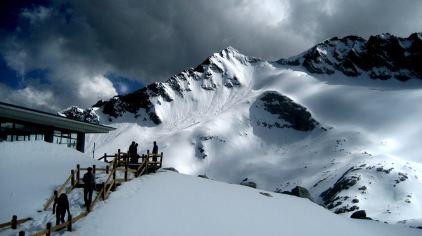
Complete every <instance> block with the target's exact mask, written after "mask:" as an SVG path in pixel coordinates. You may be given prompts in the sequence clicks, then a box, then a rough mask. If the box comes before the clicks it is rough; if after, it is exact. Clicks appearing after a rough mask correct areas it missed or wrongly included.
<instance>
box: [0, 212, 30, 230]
mask: <svg viewBox="0 0 422 236" xmlns="http://www.w3.org/2000/svg"><path fill="white" fill-rule="evenodd" d="M28 220H32V218H24V219H20V220H18V217H17V216H16V215H14V216H12V220H11V221H9V222H7V223H2V224H0V229H2V228H6V227H11V228H12V229H16V228H17V226H18V225H20V224H23V223H25V222H27V221H28Z"/></svg>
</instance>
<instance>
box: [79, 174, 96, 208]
mask: <svg viewBox="0 0 422 236" xmlns="http://www.w3.org/2000/svg"><path fill="white" fill-rule="evenodd" d="M82 180H83V181H84V201H85V207H86V210H87V211H90V210H91V202H92V192H93V191H94V188H95V176H94V174H93V173H92V168H91V167H88V172H87V173H85V174H84V177H83V178H82Z"/></svg>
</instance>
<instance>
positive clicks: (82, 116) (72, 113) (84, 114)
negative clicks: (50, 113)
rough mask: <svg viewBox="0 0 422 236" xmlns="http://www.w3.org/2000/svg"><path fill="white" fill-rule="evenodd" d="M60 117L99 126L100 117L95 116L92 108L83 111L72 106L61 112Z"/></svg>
mask: <svg viewBox="0 0 422 236" xmlns="http://www.w3.org/2000/svg"><path fill="white" fill-rule="evenodd" d="M58 115H60V116H64V117H67V118H69V119H73V120H79V121H84V122H88V123H93V124H99V118H98V115H97V114H95V112H94V111H93V109H92V108H89V109H86V110H84V109H81V108H79V107H77V106H71V107H69V108H67V109H65V110H63V111H61V112H58Z"/></svg>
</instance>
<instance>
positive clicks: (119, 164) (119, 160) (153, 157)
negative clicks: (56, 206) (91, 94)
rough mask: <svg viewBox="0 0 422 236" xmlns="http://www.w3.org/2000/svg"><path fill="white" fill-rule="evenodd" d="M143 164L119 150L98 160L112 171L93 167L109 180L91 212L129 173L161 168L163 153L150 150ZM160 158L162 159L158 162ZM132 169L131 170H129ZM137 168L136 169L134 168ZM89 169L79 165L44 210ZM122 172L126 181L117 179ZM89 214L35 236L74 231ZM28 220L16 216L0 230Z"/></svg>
mask: <svg viewBox="0 0 422 236" xmlns="http://www.w3.org/2000/svg"><path fill="white" fill-rule="evenodd" d="M108 157H113V160H112V161H110V162H108V161H107V158H108ZM141 158H142V162H141V163H130V162H129V156H128V154H127V153H124V152H120V149H119V150H118V153H117V154H115V155H113V156H111V155H107V154H104V156H103V157H101V158H99V159H98V160H102V159H104V161H105V162H107V163H110V164H111V165H110V166H111V170H110V167H109V166H106V168H96V167H95V165H93V167H92V168H93V173H95V172H96V171H105V172H106V174H108V177H107V180H106V181H105V182H103V183H102V184H103V186H102V188H101V190H100V191H99V192H98V193H97V195H96V197H95V199H94V201H93V202H92V204H91V209H90V210H91V211H92V210H93V209H94V208H95V206H96V204H97V203H98V201H99V200H100V198H102V199H103V200H106V199H107V198H108V196H109V195H110V193H111V191H112V189H115V188H116V186H117V184H119V183H120V181H125V182H126V181H128V180H129V179H128V173H133V174H134V175H135V177H138V176H142V175H144V174H147V173H149V171H150V170H152V171H155V170H156V169H158V168H161V166H162V160H163V153H161V154H150V153H149V150H148V151H147V154H146V155H142V156H141ZM158 158H159V159H160V160H159V161H158ZM129 167H131V168H129ZM132 167H135V168H132ZM87 170H88V168H80V166H79V164H78V165H77V166H76V170H71V173H70V175H69V177H68V178H67V179H66V180H65V182H64V183H63V185H61V186H60V188H59V189H58V190H55V191H54V192H53V194H52V195H51V196H50V198H49V199H48V200H47V202H46V204H45V205H44V210H47V209H48V208H49V206H50V205H51V203H52V202H53V201H54V199H55V198H56V197H58V196H59V195H60V193H62V192H63V191H64V190H65V188H66V186H67V185H68V184H69V182H70V186H69V187H68V189H67V191H66V192H67V193H69V192H70V191H72V190H73V189H74V188H75V187H77V186H78V183H79V182H80V175H81V171H87ZM117 171H122V172H124V179H116V172H117ZM88 214H89V212H88V211H86V212H82V213H81V214H79V215H78V216H76V217H72V216H71V215H70V214H69V215H68V220H67V221H66V222H65V223H63V224H59V225H56V226H52V224H51V223H50V222H49V223H47V225H46V229H44V230H41V231H39V232H37V233H35V234H33V235H34V236H42V235H48V236H49V235H51V233H52V232H56V231H60V230H62V229H65V228H66V229H67V230H68V231H72V225H73V224H74V223H75V222H77V221H79V220H81V219H83V218H84V217H86V216H87V215H88ZM28 220H31V218H26V219H22V220H17V217H16V216H13V219H12V221H11V222H8V223H4V224H0V228H3V227H7V226H12V228H13V229H16V225H18V224H21V223H24V222H26V221H28ZM19 235H25V232H23V231H20V232H19Z"/></svg>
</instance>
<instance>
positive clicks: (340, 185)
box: [320, 167, 361, 205]
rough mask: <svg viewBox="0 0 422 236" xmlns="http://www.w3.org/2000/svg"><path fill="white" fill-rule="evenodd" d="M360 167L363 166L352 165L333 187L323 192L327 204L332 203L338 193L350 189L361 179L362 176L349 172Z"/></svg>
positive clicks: (322, 195)
mask: <svg viewBox="0 0 422 236" xmlns="http://www.w3.org/2000/svg"><path fill="white" fill-rule="evenodd" d="M360 169H361V168H355V167H351V168H350V169H348V170H347V171H346V172H345V173H344V174H343V175H342V176H341V177H340V178H339V179H338V180H337V181H336V183H335V184H334V185H333V186H332V187H330V188H329V189H327V190H325V191H324V192H322V193H321V195H320V196H321V197H322V199H323V200H324V203H325V205H328V204H330V203H331V202H332V201H333V200H334V199H335V197H336V196H337V194H338V193H340V192H341V191H343V190H345V189H349V188H350V187H352V186H354V185H355V184H356V183H357V182H358V181H359V179H360V176H358V175H351V176H349V174H350V173H352V172H354V171H357V170H360Z"/></svg>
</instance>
